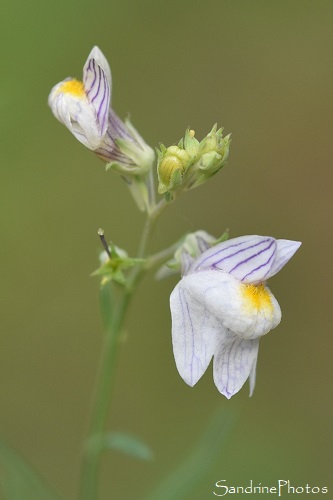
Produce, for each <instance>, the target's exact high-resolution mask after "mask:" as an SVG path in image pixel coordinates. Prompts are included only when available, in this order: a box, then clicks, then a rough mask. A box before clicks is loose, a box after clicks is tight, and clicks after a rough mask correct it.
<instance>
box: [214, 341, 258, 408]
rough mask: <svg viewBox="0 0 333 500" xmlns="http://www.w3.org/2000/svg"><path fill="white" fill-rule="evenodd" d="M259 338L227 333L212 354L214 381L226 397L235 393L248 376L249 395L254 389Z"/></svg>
mask: <svg viewBox="0 0 333 500" xmlns="http://www.w3.org/2000/svg"><path fill="white" fill-rule="evenodd" d="M258 349H259V339H254V340H246V339H241V338H239V337H236V336H235V335H232V334H229V335H227V337H226V338H225V340H224V342H222V343H221V345H220V346H219V348H218V352H217V353H216V354H215V356H214V364H213V366H214V368H213V374H214V382H215V385H216V387H217V388H218V390H219V391H220V392H221V394H223V395H224V396H226V397H227V398H228V399H230V398H231V396H233V395H234V394H236V393H237V392H238V391H239V390H240V389H241V388H242V387H243V385H244V383H245V381H246V380H247V379H248V378H249V377H250V396H251V394H252V392H253V389H254V382H255V369H256V363H257V357H258Z"/></svg>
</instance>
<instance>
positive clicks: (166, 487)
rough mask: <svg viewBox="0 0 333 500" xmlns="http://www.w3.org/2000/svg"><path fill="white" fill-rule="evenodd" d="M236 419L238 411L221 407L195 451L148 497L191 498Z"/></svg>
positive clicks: (218, 452) (215, 459)
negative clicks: (234, 411)
mask: <svg viewBox="0 0 333 500" xmlns="http://www.w3.org/2000/svg"><path fill="white" fill-rule="evenodd" d="M234 420H235V415H234V414H233V413H232V412H231V411H227V410H225V409H223V410H219V411H218V412H217V413H216V414H215V415H214V416H213V418H212V419H211V421H210V423H209V425H208V428H207V429H206V431H205V432H204V434H203V436H202V437H201V439H200V440H199V442H198V443H197V445H196V446H195V447H194V449H193V450H192V452H190V453H189V454H188V455H187V457H185V459H184V460H183V462H181V463H180V464H178V466H177V467H176V468H175V469H174V471H173V472H171V474H170V475H169V476H168V477H166V478H165V479H164V480H163V481H162V482H161V483H160V484H159V485H158V486H157V488H156V489H155V490H154V491H153V492H152V493H151V494H150V495H148V496H147V497H146V498H145V500H156V499H157V498H158V500H175V499H177V500H181V499H188V498H190V497H191V495H190V493H191V491H192V490H193V489H194V488H195V487H196V486H197V484H198V483H199V481H200V480H201V479H202V478H203V477H204V476H205V474H206V473H207V472H208V471H209V470H210V469H211V468H212V466H213V465H214V463H215V462H216V461H217V459H218V457H219V455H220V454H221V450H222V449H223V444H224V443H225V441H226V439H227V438H228V436H229V434H230V430H231V428H232V425H233V424H234Z"/></svg>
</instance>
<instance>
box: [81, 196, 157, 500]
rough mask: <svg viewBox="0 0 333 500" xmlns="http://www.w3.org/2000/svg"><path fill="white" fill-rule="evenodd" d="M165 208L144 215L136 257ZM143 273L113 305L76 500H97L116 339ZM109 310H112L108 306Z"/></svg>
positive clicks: (136, 274) (136, 272)
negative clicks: (144, 220) (145, 216)
mask: <svg viewBox="0 0 333 500" xmlns="http://www.w3.org/2000/svg"><path fill="white" fill-rule="evenodd" d="M165 206H166V203H165V202H164V200H162V201H161V202H159V203H158V204H157V205H155V206H154V208H153V209H152V210H151V212H150V213H149V214H148V215H147V219H146V222H145V226H144V229H143V233H142V236H141V241H140V245H139V249H138V257H139V258H143V257H145V256H146V252H147V246H148V243H149V239H150V236H151V233H152V230H153V227H154V224H155V222H156V220H157V218H158V216H159V215H160V214H161V212H162V210H163V209H164V208H165ZM146 271H147V270H146V269H145V268H144V267H143V266H142V265H140V266H136V267H135V268H134V269H133V271H132V273H131V274H130V275H129V278H128V286H127V287H126V288H124V289H123V292H122V295H121V297H120V300H119V303H118V304H117V307H115V304H113V308H114V315H113V317H112V320H111V322H110V325H109V327H108V328H107V332H106V335H105V337H104V346H103V352H102V356H101V361H100V369H99V374H98V377H97V384H96V391H95V397H94V404H93V410H92V415H91V422H90V427H89V432H88V437H87V441H86V447H85V449H84V456H83V461H82V469H81V482H80V493H79V495H80V496H79V498H80V500H97V498H98V479H99V465H100V460H101V453H102V451H103V443H102V436H103V432H104V429H105V424H106V420H107V417H108V415H109V410H110V402H111V393H112V387H113V380H114V373H115V368H116V358H117V353H118V346H119V338H120V335H121V331H122V327H123V323H124V320H125V316H126V312H127V309H128V306H129V303H130V300H131V297H132V295H133V293H134V291H135V290H136V288H137V286H138V284H139V281H140V280H141V278H142V277H143V275H144V273H145V272H146ZM110 307H112V306H111V304H110Z"/></svg>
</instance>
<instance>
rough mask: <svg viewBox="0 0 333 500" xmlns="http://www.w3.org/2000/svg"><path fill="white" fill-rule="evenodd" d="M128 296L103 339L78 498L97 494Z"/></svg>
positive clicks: (88, 498)
mask: <svg viewBox="0 0 333 500" xmlns="http://www.w3.org/2000/svg"><path fill="white" fill-rule="evenodd" d="M130 299H131V294H130V293H125V294H124V295H123V296H122V298H121V301H120V303H119V305H118V308H117V311H116V315H115V317H114V319H113V321H111V324H110V326H109V328H108V331H107V332H106V335H105V337H104V346H103V352H102V356H101V360H100V369H99V374H98V379H97V387H96V392H95V403H94V406H93V411H92V415H91V423H90V428H89V432H88V438H87V442H86V447H85V450H84V457H83V463H82V471H81V489H80V499H82V500H95V499H97V493H98V475H99V464H100V458H101V452H102V451H103V450H102V446H101V436H102V434H103V431H104V427H105V422H106V419H107V416H108V412H109V406H110V401H111V394H112V386H113V380H114V376H113V375H114V373H115V368H116V357H117V352H118V346H119V337H120V334H121V331H122V325H123V322H124V319H125V313H126V311H127V308H128V305H129V302H130Z"/></svg>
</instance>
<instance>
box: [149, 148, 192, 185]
mask: <svg viewBox="0 0 333 500" xmlns="http://www.w3.org/2000/svg"><path fill="white" fill-rule="evenodd" d="M161 150H162V153H161V152H160V151H158V154H159V161H158V166H157V174H158V180H159V185H158V192H159V193H160V194H163V193H166V192H167V191H173V190H175V188H177V187H178V186H180V185H181V183H182V178H183V174H184V171H185V170H186V168H187V167H188V165H189V160H190V155H189V154H188V153H187V151H185V150H184V149H181V148H180V147H179V146H170V147H169V148H167V149H166V148H164V146H161Z"/></svg>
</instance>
